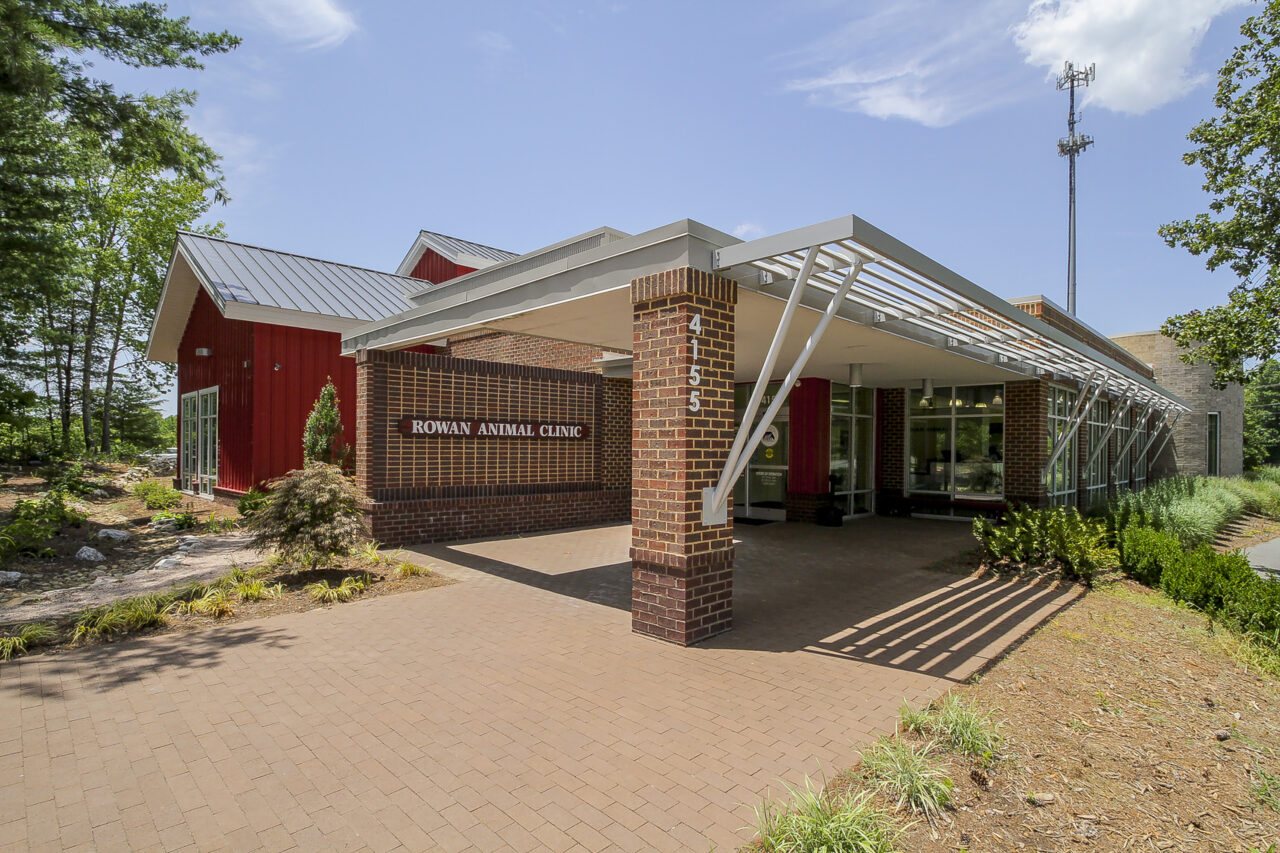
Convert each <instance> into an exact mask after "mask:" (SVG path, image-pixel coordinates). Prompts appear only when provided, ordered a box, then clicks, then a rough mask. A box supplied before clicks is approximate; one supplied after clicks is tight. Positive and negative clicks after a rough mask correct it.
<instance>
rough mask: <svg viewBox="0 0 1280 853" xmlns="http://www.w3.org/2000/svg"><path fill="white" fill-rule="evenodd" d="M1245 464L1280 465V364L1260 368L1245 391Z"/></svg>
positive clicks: (1269, 361) (1253, 467) (1271, 362)
mask: <svg viewBox="0 0 1280 853" xmlns="http://www.w3.org/2000/svg"><path fill="white" fill-rule="evenodd" d="M1244 465H1245V468H1248V469H1249V470H1256V469H1258V468H1262V467H1265V466H1267V465H1280V361H1276V360H1275V359H1267V360H1266V361H1264V362H1263V363H1262V364H1260V365H1258V368H1257V370H1256V371H1255V374H1254V378H1253V381H1252V382H1250V383H1249V385H1248V386H1246V387H1245V389H1244Z"/></svg>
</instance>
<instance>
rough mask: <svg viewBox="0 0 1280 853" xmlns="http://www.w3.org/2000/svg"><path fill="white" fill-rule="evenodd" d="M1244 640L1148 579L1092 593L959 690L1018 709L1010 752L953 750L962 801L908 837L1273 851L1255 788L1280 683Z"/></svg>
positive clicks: (1006, 713) (1274, 820) (1276, 816)
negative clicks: (983, 761) (962, 755)
mask: <svg viewBox="0 0 1280 853" xmlns="http://www.w3.org/2000/svg"><path fill="white" fill-rule="evenodd" d="M1239 651H1240V649H1239V643H1238V641H1237V640H1235V639H1234V638H1233V637H1232V636H1231V635H1230V634H1227V633H1224V632H1219V631H1214V630H1212V629H1211V628H1210V627H1209V626H1208V624H1207V622H1206V620H1205V619H1204V617H1202V616H1200V615H1198V614H1195V613H1192V612H1190V611H1188V610H1185V609H1182V608H1179V607H1177V606H1175V605H1173V604H1171V603H1170V602H1169V601H1168V600H1167V599H1163V598H1161V597H1158V596H1157V595H1155V594H1153V593H1151V592H1150V591H1148V590H1145V589H1144V588H1142V587H1140V586H1139V585H1137V584H1133V583H1131V582H1128V581H1125V582H1121V583H1117V584H1115V585H1113V586H1111V587H1110V588H1108V589H1107V590H1105V591H1100V592H1093V593H1090V594H1088V595H1086V596H1085V597H1084V598H1082V599H1081V600H1080V601H1079V602H1078V603H1076V604H1075V605H1074V606H1073V607H1070V608H1068V609H1067V610H1066V611H1065V612H1063V613H1062V614H1060V615H1059V616H1058V617H1056V618H1055V619H1054V620H1053V621H1052V622H1050V623H1049V624H1048V625H1047V626H1045V627H1044V628H1043V629H1042V630H1040V631H1039V632H1038V633H1036V634H1035V635H1034V636H1032V637H1031V638H1029V639H1028V640H1027V641H1026V642H1025V643H1023V644H1022V645H1021V646H1020V647H1019V648H1018V649H1017V650H1016V651H1015V652H1013V653H1012V654H1011V655H1009V656H1008V657H1007V658H1005V659H1004V660H1002V661H1000V662H999V663H997V664H996V665H995V666H994V667H993V668H992V669H990V670H989V671H988V672H987V673H986V675H984V676H983V677H982V678H981V679H979V680H978V681H977V683H973V684H966V685H962V686H960V687H958V688H956V692H957V693H959V694H960V695H961V697H962V698H964V699H965V700H968V701H973V702H975V703H976V704H977V706H978V707H979V708H981V709H983V710H990V711H994V713H995V717H996V718H997V719H1000V720H1003V721H1005V722H1004V727H1003V732H1004V735H1005V743H1004V746H1003V749H1002V755H1003V760H1002V761H1000V762H999V763H997V764H996V765H995V766H994V767H993V768H992V769H991V770H990V771H989V772H986V773H984V772H981V771H977V772H972V771H974V770H975V768H974V767H973V766H972V765H971V764H969V763H967V762H964V761H962V760H959V759H957V758H955V757H951V759H950V761H949V765H948V768H949V771H950V772H949V773H948V775H949V777H950V778H951V779H953V780H954V781H955V782H956V789H955V801H956V806H957V808H956V809H955V810H953V811H951V812H949V813H948V818H949V820H944V821H941V822H939V823H937V824H936V825H935V826H930V825H929V824H927V823H925V822H920V823H917V824H916V825H915V826H913V827H912V828H911V829H910V830H909V832H908V834H907V835H906V836H905V837H904V839H903V842H902V844H901V848H902V849H903V850H904V851H937V850H967V851H972V853H978V851H1009V850H1035V851H1059V850H1206V851H1240V853H1245V851H1249V850H1250V849H1251V848H1254V849H1258V850H1266V848H1267V846H1268V845H1269V844H1270V843H1271V842H1273V841H1276V840H1277V839H1280V813H1277V812H1276V811H1274V810H1272V809H1269V808H1267V807H1266V806H1264V805H1263V804H1262V803H1261V802H1260V801H1259V799H1258V798H1257V796H1256V795H1255V794H1254V792H1253V786H1254V785H1255V783H1256V781H1257V780H1258V777H1256V776H1255V770H1256V769H1262V770H1264V771H1266V772H1270V773H1272V774H1276V773H1280V702H1278V700H1280V690H1278V689H1277V680H1276V678H1275V676H1274V675H1268V674H1266V673H1264V672H1260V671H1258V670H1257V669H1254V668H1251V667H1247V666H1245V665H1243V664H1242V663H1241V662H1240V660H1239V659H1238V657H1237V655H1238V653H1239ZM1220 736H1225V737H1226V739H1225V740H1220V739H1219V737H1220ZM1278 793H1280V792H1278ZM1037 794H1051V795H1052V800H1053V801H1052V802H1051V803H1048V804H1045V805H1035V804H1033V803H1032V802H1031V801H1030V800H1031V799H1034V795H1037ZM1041 799H1046V798H1041Z"/></svg>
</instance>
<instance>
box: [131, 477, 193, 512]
mask: <svg viewBox="0 0 1280 853" xmlns="http://www.w3.org/2000/svg"><path fill="white" fill-rule="evenodd" d="M131 491H132V492H133V494H134V496H135V497H137V498H139V499H141V500H142V503H143V505H144V506H145V507H146V508H147V509H173V508H174V507H176V506H177V505H178V504H180V503H182V492H180V491H178V490H177V489H175V488H174V487H173V486H166V485H165V484H163V483H156V482H153V481H150V480H148V481H144V482H141V483H136V484H134V486H133V489H132V490H131Z"/></svg>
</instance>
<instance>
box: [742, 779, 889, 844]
mask: <svg viewBox="0 0 1280 853" xmlns="http://www.w3.org/2000/svg"><path fill="white" fill-rule="evenodd" d="M789 793H790V795H791V799H790V802H788V803H786V804H785V805H783V806H781V807H779V806H777V805H774V804H773V803H770V802H765V803H764V804H762V805H761V806H760V807H758V808H757V809H756V810H755V811H756V832H757V833H758V834H759V836H760V841H759V847H760V849H761V850H763V851H765V853H836V851H848V853H893V851H894V850H895V849H896V848H897V841H898V837H899V836H900V835H901V831H900V830H899V829H897V828H896V827H895V826H894V824H893V821H892V818H890V816H889V815H888V814H887V813H885V812H884V811H882V810H881V809H880V808H878V807H877V806H876V804H875V802H874V800H873V799H872V797H871V794H870V793H869V792H864V793H862V794H860V795H858V796H856V797H849V798H839V797H835V796H832V795H830V794H827V793H823V792H820V791H815V790H814V789H813V788H812V787H810V784H809V781H808V780H807V779H806V780H805V787H804V790H796V789H789Z"/></svg>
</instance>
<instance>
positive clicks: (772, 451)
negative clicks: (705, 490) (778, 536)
mask: <svg viewBox="0 0 1280 853" xmlns="http://www.w3.org/2000/svg"><path fill="white" fill-rule="evenodd" d="M787 441H788V424H787V421H786V419H785V418H779V419H777V420H775V421H774V422H773V423H772V424H770V425H769V429H768V431H766V432H765V435H764V438H763V440H762V441H761V442H760V446H759V447H757V448H756V452H755V453H753V454H751V459H750V460H748V462H747V470H746V473H745V474H743V475H742V476H741V477H739V478H738V482H737V483H736V484H734V490H733V504H734V515H735V516H738V517H740V518H760V519H767V520H770V521H784V520H785V519H786V517H787Z"/></svg>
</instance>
